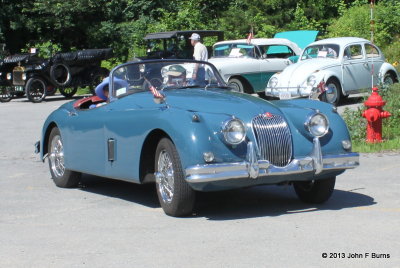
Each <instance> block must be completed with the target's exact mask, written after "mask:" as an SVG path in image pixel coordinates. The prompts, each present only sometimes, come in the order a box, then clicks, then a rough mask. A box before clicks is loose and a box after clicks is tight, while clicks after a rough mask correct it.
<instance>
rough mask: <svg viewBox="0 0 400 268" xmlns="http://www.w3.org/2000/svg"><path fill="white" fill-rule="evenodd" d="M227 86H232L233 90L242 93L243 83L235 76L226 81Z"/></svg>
mask: <svg viewBox="0 0 400 268" xmlns="http://www.w3.org/2000/svg"><path fill="white" fill-rule="evenodd" d="M228 86H229V87H230V88H232V90H233V91H236V92H241V93H244V85H243V83H242V81H240V80H239V79H236V78H232V79H230V80H229V81H228Z"/></svg>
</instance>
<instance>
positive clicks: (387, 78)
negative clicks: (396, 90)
mask: <svg viewBox="0 0 400 268" xmlns="http://www.w3.org/2000/svg"><path fill="white" fill-rule="evenodd" d="M394 82H395V79H394V77H393V75H392V74H391V73H386V74H385V77H384V78H383V87H384V88H388V87H389V86H390V85H393V84H394Z"/></svg>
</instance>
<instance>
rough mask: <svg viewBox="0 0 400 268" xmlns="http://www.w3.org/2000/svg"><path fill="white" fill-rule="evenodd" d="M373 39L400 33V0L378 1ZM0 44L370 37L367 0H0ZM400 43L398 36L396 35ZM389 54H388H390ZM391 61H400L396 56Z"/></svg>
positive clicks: (125, 46) (385, 40) (140, 45)
mask: <svg viewBox="0 0 400 268" xmlns="http://www.w3.org/2000/svg"><path fill="white" fill-rule="evenodd" d="M376 2H377V3H378V4H377V5H376V19H375V20H376V25H375V27H376V31H375V32H376V42H377V44H378V45H380V46H383V47H385V46H387V45H389V44H391V43H392V42H393V40H396V38H399V35H400V20H399V19H398V18H399V17H400V1H398V0H376ZM0 4H1V9H0V43H2V42H5V43H6V44H7V48H8V49H9V50H11V52H12V53H17V52H19V51H20V50H21V49H25V48H26V47H27V46H29V45H30V44H49V43H48V42H50V43H51V44H54V45H55V46H57V47H59V48H60V49H61V50H62V51H69V50H71V49H84V48H103V47H112V48H113V49H114V52H115V55H116V56H117V57H118V58H119V60H120V61H125V60H129V59H131V58H133V57H137V56H141V55H144V54H145V43H144V41H143V37H144V36H145V34H146V33H149V32H157V31H169V30H193V29H207V30H212V29H215V30H224V31H225V36H226V38H227V39H237V38H245V37H246V35H247V34H248V32H249V31H250V30H251V29H253V31H254V34H255V37H272V36H273V35H274V34H275V33H277V32H280V31H287V30H298V29H313V30H320V32H321V35H320V36H321V37H323V36H360V37H365V38H369V36H370V29H369V28H370V24H369V20H370V18H369V5H368V0H324V1H322V0H317V1H315V0H298V1H296V0H240V1H239V0H219V1H217V0H196V1H194V0H169V1H162V0H152V1H149V0H30V1H28V0H19V1H14V0H0ZM397 40H398V39H397ZM389 54H390V53H389ZM390 60H391V61H393V62H395V61H396V60H397V61H400V59H399V58H398V56H397V54H393V55H390Z"/></svg>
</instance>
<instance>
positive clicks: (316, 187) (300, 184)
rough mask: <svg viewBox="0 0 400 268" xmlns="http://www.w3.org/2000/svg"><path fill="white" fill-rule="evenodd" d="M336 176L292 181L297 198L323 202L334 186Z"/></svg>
mask: <svg viewBox="0 0 400 268" xmlns="http://www.w3.org/2000/svg"><path fill="white" fill-rule="evenodd" d="M335 182H336V177H331V178H327V179H320V180H313V181H296V182H293V187H294V190H295V191H296V194H297V196H298V197H299V199H300V200H301V201H303V202H306V203H323V202H325V201H327V200H328V199H329V198H330V197H331V195H332V193H333V190H334V188H335Z"/></svg>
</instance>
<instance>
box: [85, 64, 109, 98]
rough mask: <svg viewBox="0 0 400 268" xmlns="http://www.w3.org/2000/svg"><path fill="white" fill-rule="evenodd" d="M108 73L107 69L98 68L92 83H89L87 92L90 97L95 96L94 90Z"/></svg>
mask: <svg viewBox="0 0 400 268" xmlns="http://www.w3.org/2000/svg"><path fill="white" fill-rule="evenodd" d="M109 73H110V71H109V70H108V69H107V68H103V67H102V68H100V70H99V71H98V72H97V73H96V74H95V75H94V76H93V79H92V82H91V83H90V86H89V90H90V93H91V94H92V95H96V93H95V92H94V89H95V88H96V86H97V85H98V84H100V83H101V82H102V81H103V79H104V78H106V77H107V76H108V75H109Z"/></svg>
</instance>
